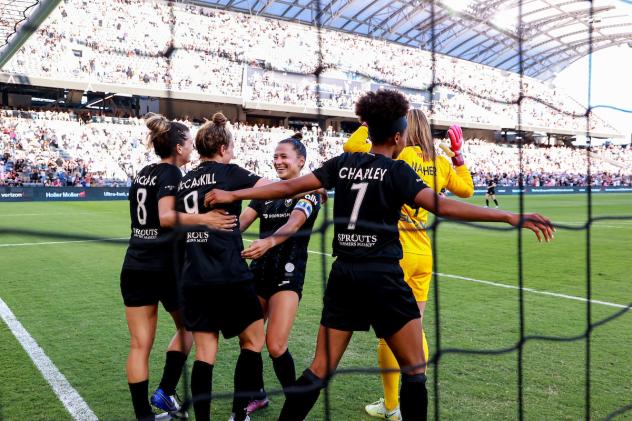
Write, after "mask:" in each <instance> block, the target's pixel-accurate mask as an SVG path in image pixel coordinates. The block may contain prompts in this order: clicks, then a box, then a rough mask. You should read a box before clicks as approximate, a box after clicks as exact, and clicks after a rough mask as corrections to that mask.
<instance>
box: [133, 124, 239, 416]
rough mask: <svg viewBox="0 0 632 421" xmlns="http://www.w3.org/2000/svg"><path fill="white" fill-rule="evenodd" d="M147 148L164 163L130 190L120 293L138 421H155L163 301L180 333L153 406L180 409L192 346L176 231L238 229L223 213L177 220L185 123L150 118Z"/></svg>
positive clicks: (186, 145) (185, 158)
mask: <svg viewBox="0 0 632 421" xmlns="http://www.w3.org/2000/svg"><path fill="white" fill-rule="evenodd" d="M146 124H147V127H148V128H149V135H148V143H149V146H150V147H153V149H154V151H155V153H156V155H158V156H159V157H160V158H161V161H160V162H159V163H157V164H151V165H148V166H146V167H145V168H143V169H142V170H140V172H139V173H138V175H137V176H136V177H135V178H134V181H133V183H132V186H131V188H130V194H129V197H130V216H131V219H132V227H131V228H132V234H131V236H130V240H129V246H128V248H127V253H126V254H125V260H124V262H123V269H122V271H121V293H122V295H123V301H124V303H125V317H126V318H127V325H128V327H129V332H130V350H129V356H128V359H127V365H126V369H127V381H128V383H129V390H130V393H131V395H132V404H133V406H134V412H135V415H136V418H137V419H139V420H140V419H142V420H153V419H154V416H155V415H154V412H153V411H152V409H151V406H150V405H149V401H148V399H147V393H148V387H149V380H148V378H149V354H150V352H151V348H152V345H153V342H154V338H155V336H156V323H157V321H158V302H162V305H163V306H164V308H165V310H167V311H168V312H169V313H170V314H171V317H172V318H173V321H174V322H175V325H176V329H177V333H176V334H175V335H174V336H173V338H172V339H171V342H170V343H169V346H168V348H167V359H166V363H165V368H164V372H163V375H162V380H161V381H160V386H159V387H158V389H157V390H156V392H154V394H153V396H152V403H153V404H154V406H156V407H158V408H159V409H162V410H164V411H167V412H170V413H174V412H175V411H178V410H179V406H178V403H177V401H176V400H175V398H174V395H175V389H176V386H177V384H178V380H179V378H180V374H181V373H182V367H183V366H184V362H185V360H186V358H187V354H188V352H189V349H190V347H191V334H190V333H187V332H185V330H184V328H183V326H182V322H181V316H180V313H179V302H178V293H177V286H176V277H175V273H176V268H175V267H174V262H173V261H172V255H173V243H172V242H170V241H169V236H170V234H171V228H172V227H173V226H174V225H175V224H176V221H177V220H178V218H179V220H180V222H181V223H185V224H207V225H209V226H212V227H215V228H218V229H230V228H231V227H233V226H235V225H236V219H235V217H234V216H230V215H226V214H225V212H223V211H218V212H215V213H212V214H208V215H177V214H176V211H175V195H176V189H177V187H178V183H179V182H180V179H181V178H182V173H181V172H180V169H179V167H180V166H182V165H185V164H186V163H187V162H189V156H190V154H191V151H192V149H193V143H192V139H191V134H190V132H189V129H188V128H187V126H185V125H184V124H181V123H178V122H170V121H168V120H167V119H166V118H164V117H163V116H161V115H154V114H151V115H149V116H148V117H147V119H146Z"/></svg>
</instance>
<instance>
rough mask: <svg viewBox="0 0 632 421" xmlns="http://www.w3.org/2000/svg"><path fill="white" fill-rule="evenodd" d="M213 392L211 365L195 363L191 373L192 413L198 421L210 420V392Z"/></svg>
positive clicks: (200, 362) (201, 362)
mask: <svg viewBox="0 0 632 421" xmlns="http://www.w3.org/2000/svg"><path fill="white" fill-rule="evenodd" d="M212 390H213V364H208V363H205V362H204V361H195V362H194V363H193V370H192V371H191V395H192V398H193V411H194V412H195V419H196V420H198V421H210V419H211V392H212Z"/></svg>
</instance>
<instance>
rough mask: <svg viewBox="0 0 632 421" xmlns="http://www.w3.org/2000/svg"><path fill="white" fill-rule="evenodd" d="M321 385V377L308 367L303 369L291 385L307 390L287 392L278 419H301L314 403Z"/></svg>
mask: <svg viewBox="0 0 632 421" xmlns="http://www.w3.org/2000/svg"><path fill="white" fill-rule="evenodd" d="M323 386H324V381H323V379H321V378H319V377H317V376H316V375H315V374H314V373H312V371H311V370H310V369H309V368H308V369H307V370H305V371H304V372H303V375H302V376H301V377H299V378H298V379H297V380H296V382H295V383H294V385H293V386H292V387H296V388H308V389H309V390H303V391H295V390H292V391H288V392H287V394H286V396H287V397H286V398H285V403H284V404H283V409H281V415H279V421H303V420H304V419H305V417H307V414H308V413H309V411H311V409H312V408H313V407H314V404H316V401H317V400H318V396H319V395H320V389H322V388H323Z"/></svg>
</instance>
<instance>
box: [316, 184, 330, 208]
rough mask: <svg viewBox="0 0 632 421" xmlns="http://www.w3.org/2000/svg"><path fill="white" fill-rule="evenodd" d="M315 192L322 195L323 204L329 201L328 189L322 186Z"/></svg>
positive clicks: (321, 201)
mask: <svg viewBox="0 0 632 421" xmlns="http://www.w3.org/2000/svg"><path fill="white" fill-rule="evenodd" d="M315 193H316V194H317V195H319V196H320V203H322V204H323V205H324V204H325V203H327V199H329V195H328V194H327V190H326V189H325V188H323V187H321V188H320V189H318V190H316V192H315Z"/></svg>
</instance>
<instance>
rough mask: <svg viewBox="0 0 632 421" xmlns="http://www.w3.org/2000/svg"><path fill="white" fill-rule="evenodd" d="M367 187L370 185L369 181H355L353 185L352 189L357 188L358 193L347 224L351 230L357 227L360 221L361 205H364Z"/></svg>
mask: <svg viewBox="0 0 632 421" xmlns="http://www.w3.org/2000/svg"><path fill="white" fill-rule="evenodd" d="M367 187H369V183H354V184H352V185H351V190H357V191H358V194H357V195H356V200H355V203H354V204H353V210H352V211H351V217H350V218H349V225H347V229H348V230H350V231H351V230H354V229H355V227H356V222H358V214H359V213H360V206H362V201H363V200H364V195H365V194H366V189H367Z"/></svg>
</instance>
